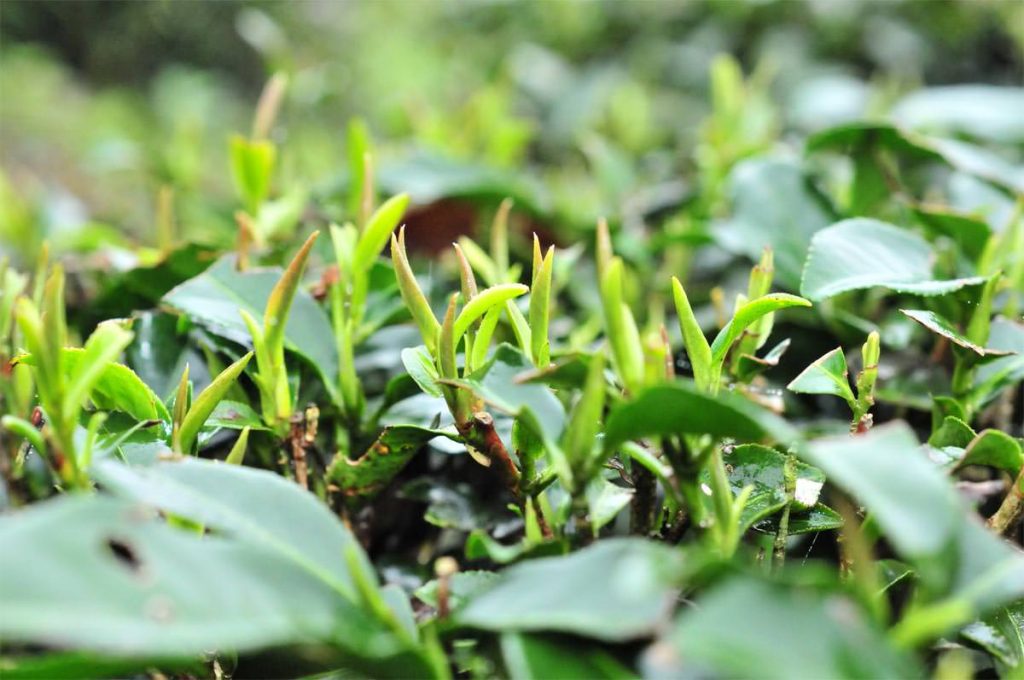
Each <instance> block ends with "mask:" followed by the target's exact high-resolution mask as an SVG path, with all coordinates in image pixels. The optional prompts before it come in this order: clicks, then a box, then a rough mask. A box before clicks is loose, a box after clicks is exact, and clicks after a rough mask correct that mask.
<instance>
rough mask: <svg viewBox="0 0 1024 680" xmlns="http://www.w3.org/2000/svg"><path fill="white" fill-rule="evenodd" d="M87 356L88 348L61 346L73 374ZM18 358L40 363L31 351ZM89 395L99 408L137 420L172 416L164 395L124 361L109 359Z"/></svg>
mask: <svg viewBox="0 0 1024 680" xmlns="http://www.w3.org/2000/svg"><path fill="white" fill-rule="evenodd" d="M84 360H85V350H84V349H78V348H73V347H65V348H64V349H63V350H61V365H62V367H63V369H64V370H65V371H67V372H68V373H69V374H70V373H71V372H73V371H75V370H76V369H77V367H78V364H79V362H81V361H84ZM16 361H17V362H18V363H21V364H26V365H29V366H35V365H36V363H37V362H36V359H35V357H34V356H33V355H31V354H23V355H21V356H19V357H18V358H17V359H16ZM89 397H90V398H91V399H92V401H93V403H95V404H96V406H97V408H100V409H103V410H106V411H121V412H123V413H127V414H128V415H130V416H131V417H132V418H135V419H136V420H140V421H141V420H154V419H160V420H163V421H167V422H169V421H170V419H171V415H170V413H168V412H167V407H166V406H164V403H163V402H162V401H160V398H159V397H157V396H156V394H154V393H153V390H151V389H149V387H148V386H147V385H146V383H144V382H142V380H141V379H140V378H139V376H137V375H135V372H134V371H132V369H130V368H128V367H127V366H125V365H123V364H115V363H113V362H111V363H108V364H107V365H106V367H105V368H104V369H103V371H102V373H101V374H100V376H99V378H98V379H97V380H96V383H95V384H94V385H93V388H92V393H91V394H90V395H89Z"/></svg>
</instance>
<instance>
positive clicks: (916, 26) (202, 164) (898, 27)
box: [0, 0, 1024, 266]
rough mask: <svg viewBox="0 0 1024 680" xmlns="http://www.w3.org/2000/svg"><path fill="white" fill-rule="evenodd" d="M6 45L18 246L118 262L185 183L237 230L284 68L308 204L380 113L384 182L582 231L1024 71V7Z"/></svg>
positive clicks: (307, 13)
mask: <svg viewBox="0 0 1024 680" xmlns="http://www.w3.org/2000/svg"><path fill="white" fill-rule="evenodd" d="M0 44H2V47H0V243H2V246H3V250H4V252H5V253H7V254H11V255H13V256H14V258H15V259H16V260H21V261H25V260H29V259H30V258H31V257H32V256H33V254H34V253H35V251H36V250H37V249H38V247H39V244H40V243H41V242H42V241H43V240H44V239H48V240H50V241H51V243H52V244H53V247H54V248H55V249H56V250H57V251H58V252H68V251H81V252H93V251H97V250H99V249H104V252H105V253H107V254H108V256H110V257H114V258H115V260H114V264H115V266H116V264H117V261H116V253H117V252H118V248H122V249H123V251H124V252H125V253H130V252H132V250H133V248H135V247H136V246H139V245H154V244H155V243H156V239H157V236H156V231H157V230H156V228H155V226H154V222H155V218H154V215H155V213H156V204H157V196H158V193H159V190H160V187H161V186H170V187H172V188H173V190H174V206H175V210H176V222H177V225H178V227H177V228H178V231H179V236H180V238H182V239H187V240H191V241H199V242H203V243H209V244H211V245H215V246H224V245H227V244H230V243H231V242H233V240H234V238H235V225H234V220H233V217H232V215H233V213H234V211H235V210H236V209H237V208H239V207H240V206H239V200H238V197H237V196H236V194H235V191H234V189H233V185H232V180H231V174H230V170H229V161H228V146H229V145H228V139H229V136H230V135H231V134H232V133H236V132H240V133H243V134H248V131H249V130H250V127H251V120H252V115H253V110H254V108H255V105H256V101H257V99H258V97H259V94H260V91H261V89H262V87H263V85H264V84H265V82H266V81H267V79H268V77H269V75H270V74H272V73H275V72H283V73H285V74H286V75H287V77H288V87H287V90H286V95H285V100H284V102H283V106H282V109H281V112H280V115H279V116H278V117H277V121H276V124H275V125H274V127H273V129H272V132H271V138H272V139H273V140H274V141H275V142H276V143H277V144H278V146H279V153H280V157H279V163H278V168H277V171H276V176H275V187H274V195H276V196H278V197H281V198H282V201H284V202H285V203H287V202H288V200H286V199H289V197H291V198H290V200H291V203H292V205H297V206H298V207H299V209H300V210H301V211H302V217H303V218H304V219H305V220H306V221H311V222H314V223H315V222H318V221H321V222H322V221H326V220H328V219H335V220H340V219H344V218H345V217H347V215H346V208H345V186H346V177H347V174H348V171H347V168H348V161H347V156H346V154H347V149H346V139H347V135H346V129H347V125H348V121H349V120H350V119H352V118H353V117H356V116H358V117H361V118H362V119H364V120H365V121H366V123H367V125H368V128H369V129H370V131H371V133H372V136H373V138H374V140H375V143H374V148H375V153H376V159H377V170H378V182H379V185H380V188H381V190H382V191H383V192H390V191H398V190H404V191H409V192H410V193H411V194H412V196H413V199H414V204H415V205H417V206H419V209H421V210H429V209H433V210H435V211H436V210H437V206H438V205H440V206H442V212H441V213H440V217H439V218H438V219H436V220H435V223H438V224H439V223H440V222H443V221H445V220H447V221H449V222H452V223H457V224H455V226H453V227H452V228H453V229H456V230H465V229H469V228H472V226H473V224H474V223H475V222H476V221H478V217H477V213H475V212H469V213H465V212H463V211H460V210H459V209H458V208H457V206H455V207H453V204H452V203H451V201H452V200H455V201H456V203H459V202H468V203H469V204H475V205H481V204H482V205H488V206H491V205H493V204H495V203H496V202H497V201H498V200H500V198H501V197H502V196H504V195H512V196H513V197H515V198H516V200H517V204H518V205H519V207H520V209H521V210H523V211H525V212H526V213H529V214H531V215H532V216H533V217H534V219H535V221H536V222H537V223H538V224H539V225H541V226H542V227H543V229H545V230H546V231H547V232H548V234H549V235H550V237H551V238H552V239H555V240H559V241H561V242H563V243H566V242H572V241H574V240H577V239H578V238H579V237H580V236H581V233H582V231H581V230H584V229H589V228H591V225H592V224H593V220H594V219H595V218H596V217H597V216H599V215H607V216H608V217H609V218H610V219H612V220H613V221H615V222H619V223H625V224H627V225H628V224H629V223H630V222H631V221H642V220H644V219H645V218H646V217H648V216H650V215H652V214H657V213H658V211H659V210H661V209H663V208H666V209H667V208H671V206H674V205H679V204H681V203H682V202H684V201H686V200H687V196H688V195H689V194H690V192H692V191H693V185H694V183H696V182H698V181H699V182H701V184H702V186H703V187H704V188H703V189H702V190H703V191H707V187H708V185H709V183H710V184H712V185H713V184H714V182H715V181H716V177H717V178H718V179H721V176H724V173H725V171H726V169H727V168H728V167H729V166H730V165H731V164H733V163H735V161H736V160H738V159H739V158H742V157H744V156H747V155H752V154H754V153H759V152H763V151H765V150H767V149H782V150H785V149H786V148H787V147H788V146H792V147H793V148H795V149H798V146H797V145H795V144H794V143H793V141H792V140H794V139H800V138H802V136H803V135H804V134H805V133H808V132H812V131H814V130H817V129H821V128H824V127H827V126H829V125H833V124H836V123H839V122H842V121H845V120H852V119H858V118H864V117H869V118H870V117H875V116H884V115H888V114H889V113H890V112H892V111H893V110H894V109H895V110H899V107H900V106H901V103H904V102H905V99H904V98H905V96H906V95H907V94H908V93H911V92H914V91H915V90H918V89H919V88H921V87H923V86H942V85H947V84H957V83H988V84H996V85H1020V84H1021V82H1022V74H1024V57H1022V53H1024V3H1021V2H1013V1H1010V0H1007V1H1002V2H999V1H994V0H988V1H986V0H965V1H962V2H961V1H943V0H932V1H927V2H925V1H918V2H899V1H892V2H854V1H849V2H847V1H845V0H819V1H815V2H795V1H771V0H764V1H759V2H735V1H733V2H711V1H708V2H504V1H491V2H447V1H430V2H426V1H424V2H418V1H414V0H406V1H404V2H401V1H400V2H393V1H390V0H378V1H375V2H240V1H225V2H173V1H154V2H49V1H41V2H22V1H19V0H3V2H0ZM720 54H731V55H733V56H734V57H735V58H736V59H737V60H738V62H739V64H740V65H741V66H742V69H743V72H744V73H745V74H747V75H748V76H749V80H748V81H747V82H746V85H745V87H746V90H745V95H744V99H743V100H742V101H740V102H734V103H732V105H734V106H739V108H740V109H742V120H737V121H732V122H730V121H723V116H722V115H721V114H722V112H727V111H728V110H729V109H730V103H729V102H713V101H712V98H711V96H710V93H709V92H710V88H709V72H710V69H711V65H712V62H713V60H714V59H715V57H716V55H720ZM968 104H969V102H968ZM712 106H714V107H716V108H717V109H718V110H719V115H718V116H717V117H716V118H715V119H714V120H711V121H709V112H710V111H711V109H712ZM908 108H909V109H912V107H906V106H904V108H903V110H904V111H907V110H908ZM926 113H927V112H926ZM1022 114H1024V112H1022ZM908 115H916V116H917V117H918V118H920V116H921V112H920V111H918V112H917V113H916V114H913V113H912V114H908ZM947 122H948V121H947ZM1001 141H1011V142H1014V143H1016V144H1017V145H1018V148H1019V144H1020V142H1021V140H1001ZM439 201H440V202H441V203H438V202H439ZM428 206H433V208H428ZM482 214H483V213H481V215H482ZM442 218H443V219H442ZM480 219H482V217H481V218H480ZM442 240H445V241H446V242H447V241H450V240H451V239H450V238H447V234H446V235H445V238H444V239H442ZM112 248H113V250H111V249H112ZM110 253H115V255H110ZM126 257H127V256H126Z"/></svg>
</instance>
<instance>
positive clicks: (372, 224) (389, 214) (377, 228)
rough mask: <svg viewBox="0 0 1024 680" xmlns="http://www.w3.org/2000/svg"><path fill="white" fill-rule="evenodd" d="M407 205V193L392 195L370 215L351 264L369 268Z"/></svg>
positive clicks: (400, 218) (385, 244) (386, 242)
mask: <svg viewBox="0 0 1024 680" xmlns="http://www.w3.org/2000/svg"><path fill="white" fill-rule="evenodd" d="M408 207H409V195H408V194H399V195H397V196H392V197H391V198H390V199H388V200H387V201H386V202H385V203H384V205H382V206H381V207H379V208H377V211H376V212H374V213H373V216H372V217H370V221H369V222H367V224H366V228H365V229H364V230H363V233H362V234H361V235H360V237H359V242H358V244H357V245H356V249H355V254H354V256H353V258H352V264H353V265H354V266H356V267H358V268H360V269H362V270H364V271H367V270H369V269H370V266H371V265H373V263H374V261H375V260H376V259H377V257H378V256H379V255H380V253H381V251H382V250H384V248H385V247H386V246H387V244H388V241H389V240H390V239H391V234H392V232H394V231H395V229H396V228H397V227H398V223H399V222H400V221H401V220H402V216H403V215H404V214H405V210H406V208H408Z"/></svg>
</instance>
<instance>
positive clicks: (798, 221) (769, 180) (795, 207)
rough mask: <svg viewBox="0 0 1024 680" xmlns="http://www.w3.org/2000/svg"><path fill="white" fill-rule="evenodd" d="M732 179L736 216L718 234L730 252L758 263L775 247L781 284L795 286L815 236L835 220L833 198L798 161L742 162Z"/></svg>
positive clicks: (733, 214) (730, 187)
mask: <svg viewBox="0 0 1024 680" xmlns="http://www.w3.org/2000/svg"><path fill="white" fill-rule="evenodd" d="M728 183H729V185H728V192H729V198H730V200H731V202H732V207H733V209H732V217H731V218H730V219H729V220H728V221H727V222H725V224H723V225H721V227H720V228H719V229H717V230H716V231H715V235H716V237H717V238H718V240H719V241H720V242H721V243H722V245H723V246H724V247H725V248H726V249H727V250H730V251H732V252H734V253H740V254H742V255H746V256H747V257H749V258H750V259H751V260H753V261H755V262H756V261H758V260H759V259H760V258H761V253H762V252H763V251H764V249H765V247H770V248H771V249H772V251H773V253H774V254H775V268H776V272H777V275H778V279H779V281H780V283H781V284H782V285H783V286H784V287H785V288H787V289H788V290H796V289H797V288H798V287H799V285H800V272H801V270H802V269H803V263H804V259H805V258H806V256H807V247H808V245H809V244H810V243H811V237H812V236H814V234H815V233H817V232H818V231H819V230H821V229H824V228H825V227H827V226H828V225H829V224H831V223H832V222H833V221H834V220H835V213H834V211H833V210H832V207H831V206H830V205H829V203H828V200H827V199H826V198H825V197H824V195H823V194H822V193H821V192H820V191H818V190H817V189H816V188H815V186H814V185H813V184H812V183H811V181H810V179H809V178H808V177H807V175H806V174H805V173H804V169H803V167H802V166H801V165H800V164H799V163H795V162H793V161H790V160H783V159H779V158H771V157H762V158H752V159H749V160H745V161H742V162H740V163H738V164H737V165H736V167H735V168H733V170H732V172H731V173H730V175H729V180H728ZM804 295H805V296H806V293H804ZM808 297H809V296H808Z"/></svg>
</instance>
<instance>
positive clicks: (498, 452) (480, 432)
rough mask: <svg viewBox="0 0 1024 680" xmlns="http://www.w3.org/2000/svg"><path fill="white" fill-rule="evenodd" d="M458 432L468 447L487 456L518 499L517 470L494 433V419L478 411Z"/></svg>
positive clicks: (484, 412)
mask: <svg viewBox="0 0 1024 680" xmlns="http://www.w3.org/2000/svg"><path fill="white" fill-rule="evenodd" d="M459 430H460V431H461V432H462V436H463V437H465V438H466V440H467V443H468V444H469V445H470V446H472V447H473V448H475V449H477V450H478V451H480V452H481V453H483V454H484V455H485V456H487V458H488V460H490V461H491V464H492V465H494V466H495V467H496V468H497V470H498V474H500V475H501V477H502V479H503V481H504V482H505V484H506V485H507V486H508V488H509V489H510V490H511V491H512V494H513V495H514V496H515V497H516V498H517V499H518V498H519V497H520V488H519V477H520V476H519V470H518V469H517V468H516V464H515V463H513V462H512V457H511V456H509V455H508V450H506V449H505V444H504V443H502V441H501V437H499V436H498V433H497V432H496V431H495V429H494V418H492V417H491V414H490V413H487V412H486V411H478V412H476V413H474V414H473V418H472V420H470V421H469V422H468V423H466V424H465V425H462V426H460V428H459Z"/></svg>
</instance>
